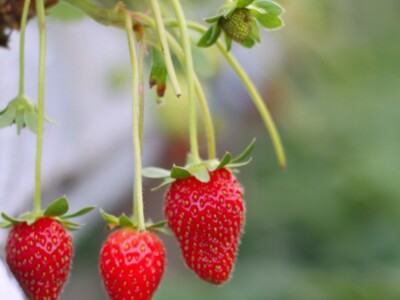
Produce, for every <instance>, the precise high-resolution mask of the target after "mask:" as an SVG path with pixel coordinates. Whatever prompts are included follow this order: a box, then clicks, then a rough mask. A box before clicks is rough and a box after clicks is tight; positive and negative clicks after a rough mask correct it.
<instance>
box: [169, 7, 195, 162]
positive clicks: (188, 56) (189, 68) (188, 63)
mask: <svg viewBox="0 0 400 300" xmlns="http://www.w3.org/2000/svg"><path fill="white" fill-rule="evenodd" d="M171 4H172V7H173V9H174V12H175V16H176V18H177V22H178V27H179V31H180V33H181V36H182V44H183V51H184V53H185V67H186V76H187V83H188V100H189V132H190V150H191V154H192V159H193V163H195V164H196V163H199V162H200V155H199V146H198V143H197V118H196V117H197V114H196V102H195V99H194V97H195V93H194V84H195V83H194V78H193V74H194V66H193V57H192V49H191V47H190V39H189V34H188V32H187V25H186V18H185V15H184V13H183V10H182V7H181V5H180V2H179V0H171Z"/></svg>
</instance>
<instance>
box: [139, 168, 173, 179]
mask: <svg viewBox="0 0 400 300" xmlns="http://www.w3.org/2000/svg"><path fill="white" fill-rule="evenodd" d="M170 174H171V171H169V170H165V169H162V168H155V167H149V168H144V169H143V170H142V176H144V177H147V178H167V177H169V176H170Z"/></svg>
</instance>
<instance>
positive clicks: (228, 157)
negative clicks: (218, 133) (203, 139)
mask: <svg viewBox="0 0 400 300" xmlns="http://www.w3.org/2000/svg"><path fill="white" fill-rule="evenodd" d="M231 160H232V154H230V153H229V152H225V155H224V156H223V157H222V159H221V162H220V163H219V164H218V166H217V167H216V168H215V170H218V169H222V168H223V167H225V166H226V165H227V164H229V163H230V161H231Z"/></svg>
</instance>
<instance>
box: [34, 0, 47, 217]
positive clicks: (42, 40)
mask: <svg viewBox="0 0 400 300" xmlns="http://www.w3.org/2000/svg"><path fill="white" fill-rule="evenodd" d="M36 12H37V16H38V28H39V75H38V77H39V84H38V124H37V139H36V166H35V199H34V205H33V210H34V212H35V213H38V212H40V210H41V177H42V152H43V123H44V87H45V77H46V19H45V9H44V3H43V0H36Z"/></svg>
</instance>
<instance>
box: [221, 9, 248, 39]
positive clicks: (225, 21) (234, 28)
mask: <svg viewBox="0 0 400 300" xmlns="http://www.w3.org/2000/svg"><path fill="white" fill-rule="evenodd" d="M219 26H220V27H221V28H222V30H223V31H224V32H225V33H226V35H227V36H228V37H230V38H231V39H232V40H234V41H237V42H239V43H241V42H243V41H245V40H246V39H247V38H248V37H249V36H250V34H251V29H252V28H251V27H252V22H251V16H250V11H249V10H248V9H247V8H238V9H235V11H234V12H233V13H232V14H231V15H230V16H228V17H227V18H224V17H221V18H220V19H219Z"/></svg>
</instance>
